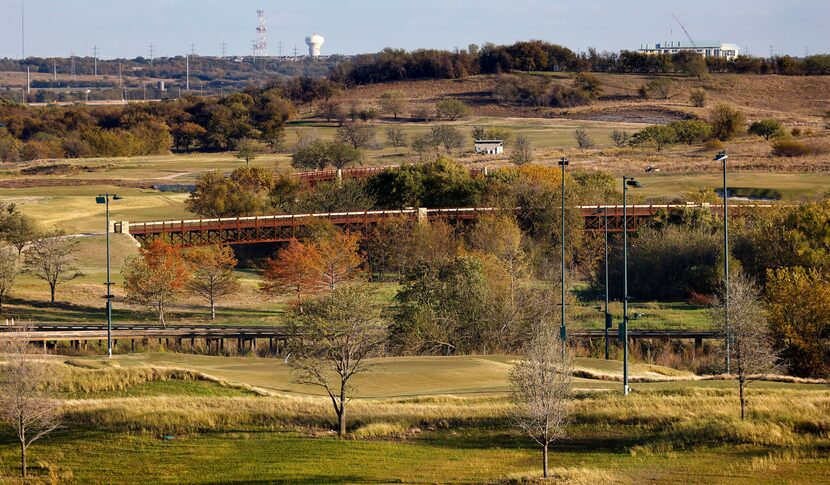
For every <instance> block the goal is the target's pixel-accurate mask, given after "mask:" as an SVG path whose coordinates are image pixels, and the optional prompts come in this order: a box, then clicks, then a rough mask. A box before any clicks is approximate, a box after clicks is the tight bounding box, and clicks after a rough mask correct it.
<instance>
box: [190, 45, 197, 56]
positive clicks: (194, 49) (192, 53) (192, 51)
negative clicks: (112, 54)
mask: <svg viewBox="0 0 830 485" xmlns="http://www.w3.org/2000/svg"><path fill="white" fill-rule="evenodd" d="M190 55H191V56H195V55H196V44H190Z"/></svg>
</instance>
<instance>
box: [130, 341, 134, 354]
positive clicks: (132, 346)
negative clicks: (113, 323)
mask: <svg viewBox="0 0 830 485" xmlns="http://www.w3.org/2000/svg"><path fill="white" fill-rule="evenodd" d="M130 352H135V339H134V338H131V339H130Z"/></svg>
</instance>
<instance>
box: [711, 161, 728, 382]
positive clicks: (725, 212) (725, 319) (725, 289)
mask: <svg viewBox="0 0 830 485" xmlns="http://www.w3.org/2000/svg"><path fill="white" fill-rule="evenodd" d="M727 159H729V156H728V155H727V154H726V150H723V151H721V152H720V153H718V154H717V155H715V158H714V160H715V161H716V162H721V163H722V164H723V306H724V309H723V329H724V334H725V335H724V340H725V341H726V373H727V374H729V373H731V371H732V363H731V355H730V353H731V347H732V345H731V344H732V342H731V340H732V339H731V335H730V332H729V188H728V187H727V185H726V160H727Z"/></svg>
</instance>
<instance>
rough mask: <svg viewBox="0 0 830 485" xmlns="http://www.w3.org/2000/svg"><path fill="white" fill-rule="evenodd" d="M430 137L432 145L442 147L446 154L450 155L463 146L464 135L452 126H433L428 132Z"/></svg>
mask: <svg viewBox="0 0 830 485" xmlns="http://www.w3.org/2000/svg"><path fill="white" fill-rule="evenodd" d="M430 136H431V137H432V140H433V143H434V144H436V145H441V146H443V147H444V149H445V150H446V151H447V153H452V150H453V149H454V148H461V147H463V146H464V135H463V134H462V133H461V130H459V129H458V128H455V127H454V126H449V125H437V126H433V127H432V129H431V130H430Z"/></svg>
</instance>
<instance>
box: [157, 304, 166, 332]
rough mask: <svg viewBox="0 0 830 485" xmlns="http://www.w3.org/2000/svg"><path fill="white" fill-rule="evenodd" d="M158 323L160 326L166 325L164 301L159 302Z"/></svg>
mask: <svg viewBox="0 0 830 485" xmlns="http://www.w3.org/2000/svg"><path fill="white" fill-rule="evenodd" d="M159 323H160V324H161V326H162V327H165V328H166V327H167V325H165V323H164V302H161V301H160V302H159Z"/></svg>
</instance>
